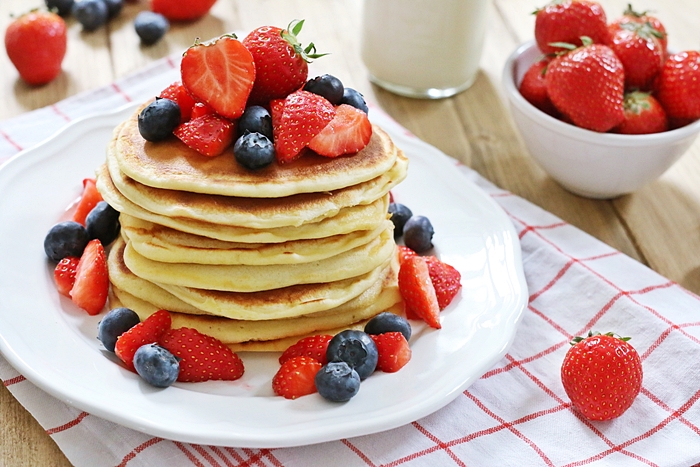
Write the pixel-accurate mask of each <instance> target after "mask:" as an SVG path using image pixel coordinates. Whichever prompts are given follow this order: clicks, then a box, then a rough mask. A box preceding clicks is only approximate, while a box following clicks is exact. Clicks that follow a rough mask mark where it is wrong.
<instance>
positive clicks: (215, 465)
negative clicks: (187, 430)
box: [190, 444, 221, 467]
mask: <svg viewBox="0 0 700 467" xmlns="http://www.w3.org/2000/svg"><path fill="white" fill-rule="evenodd" d="M190 447H191V448H192V449H194V450H195V451H196V452H197V454H199V455H200V456H202V457H203V458H204V460H206V461H207V462H209V465H211V466H212V467H221V464H219V462H218V461H217V460H216V459H214V457H213V456H212V455H211V454H209V453H208V452H207V451H206V449H204V447H203V446H201V445H199V444H190Z"/></svg>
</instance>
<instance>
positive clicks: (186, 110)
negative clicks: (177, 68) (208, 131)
mask: <svg viewBox="0 0 700 467" xmlns="http://www.w3.org/2000/svg"><path fill="white" fill-rule="evenodd" d="M158 97H162V98H164V99H170V100H171V101H174V102H176V103H177V105H178V106H179V107H180V123H184V122H186V121H187V120H189V119H190V117H191V116H192V107H194V105H195V100H194V99H193V98H192V96H190V93H189V92H187V89H185V87H184V86H183V85H182V83H180V82H179V81H178V82H175V83H173V84H171V85H170V86H168V87H167V88H165V89H163V90H162V91H161V92H160V95H159V96H158Z"/></svg>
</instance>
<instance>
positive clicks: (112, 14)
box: [102, 0, 124, 19]
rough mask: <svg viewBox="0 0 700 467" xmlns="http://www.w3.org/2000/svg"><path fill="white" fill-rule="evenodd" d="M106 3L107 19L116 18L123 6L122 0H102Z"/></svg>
mask: <svg viewBox="0 0 700 467" xmlns="http://www.w3.org/2000/svg"><path fill="white" fill-rule="evenodd" d="M102 1H103V2H105V5H107V19H112V18H116V17H117V16H118V15H119V13H121V12H122V8H124V0H102Z"/></svg>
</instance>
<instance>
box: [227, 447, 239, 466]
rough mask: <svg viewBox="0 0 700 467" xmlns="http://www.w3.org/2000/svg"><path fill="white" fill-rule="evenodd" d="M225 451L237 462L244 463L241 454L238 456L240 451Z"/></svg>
mask: <svg viewBox="0 0 700 467" xmlns="http://www.w3.org/2000/svg"><path fill="white" fill-rule="evenodd" d="M224 450H225V451H226V452H228V453H229V454H230V455H231V457H233V458H234V459H235V460H236V461H237V462H243V460H244V459H243V457H242V456H241V455H240V454H238V451H237V450H236V449H234V448H228V447H225V448H224Z"/></svg>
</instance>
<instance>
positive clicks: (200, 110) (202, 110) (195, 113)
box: [190, 102, 216, 119]
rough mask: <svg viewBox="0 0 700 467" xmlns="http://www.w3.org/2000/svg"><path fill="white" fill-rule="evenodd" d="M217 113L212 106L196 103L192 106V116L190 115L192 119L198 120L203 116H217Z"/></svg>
mask: <svg viewBox="0 0 700 467" xmlns="http://www.w3.org/2000/svg"><path fill="white" fill-rule="evenodd" d="M215 113H216V111H214V109H212V108H211V107H210V106H208V105H207V104H205V103H203V102H195V103H194V105H193V106H192V115H190V118H193V119H194V118H197V117H201V116H203V115H212V114H215Z"/></svg>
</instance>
